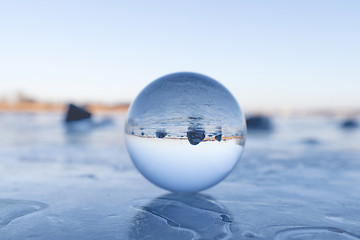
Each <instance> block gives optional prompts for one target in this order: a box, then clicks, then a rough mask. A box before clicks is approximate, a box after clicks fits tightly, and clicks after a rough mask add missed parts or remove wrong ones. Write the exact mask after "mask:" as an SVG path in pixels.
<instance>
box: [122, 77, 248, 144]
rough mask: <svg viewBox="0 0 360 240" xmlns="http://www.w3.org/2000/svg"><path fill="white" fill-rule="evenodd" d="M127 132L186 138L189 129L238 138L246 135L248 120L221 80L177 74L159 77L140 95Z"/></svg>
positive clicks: (130, 114) (129, 119)
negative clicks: (245, 121)
mask: <svg viewBox="0 0 360 240" xmlns="http://www.w3.org/2000/svg"><path fill="white" fill-rule="evenodd" d="M126 132H127V133H128V134H133V135H137V136H148V137H155V136H156V137H159V136H160V137H161V138H162V137H165V136H166V137H175V138H186V137H187V134H189V132H190V134H195V135H196V134H197V135H199V134H204V135H205V136H206V137H215V136H217V135H222V136H223V137H234V136H242V135H244V134H245V123H244V117H243V114H242V112H241V110H240V107H239V105H238V104H237V102H236V100H235V98H234V97H233V96H232V95H231V93H230V92H229V91H228V90H227V89H226V88H225V87H223V86H222V85H221V84H220V83H218V82H216V81H215V80H213V79H211V78H209V77H206V76H204V75H200V74H196V73H175V74H170V75H167V76H164V77H162V78H159V79H157V80H156V81H154V82H152V83H151V84H150V85H148V86H147V87H146V88H145V89H144V90H143V91H142V92H141V93H140V94H139V95H138V97H137V98H136V99H135V101H134V102H133V103H132V105H131V108H130V110H129V116H128V122H127V126H126ZM200 137H201V136H200Z"/></svg>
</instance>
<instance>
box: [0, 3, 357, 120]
mask: <svg viewBox="0 0 360 240" xmlns="http://www.w3.org/2000/svg"><path fill="white" fill-rule="evenodd" d="M359 7H360V3H359V2H358V1H345V2H343V1H316V2H314V1H286V2H284V1H271V2H267V1H259V2H252V1H227V2H225V3H220V2H218V1H196V2H193V1H181V2H171V3H170V2H165V1H151V2H146V1H104V2H99V1H75V2H74V1H58V2H47V1H32V2H28V1H11V2H9V1H5V2H1V3H0V23H1V25H0V26H1V38H0V52H1V54H0V101H1V105H0V109H10V110H13V109H17V108H19V104H20V103H30V102H31V103H37V105H38V107H36V104H31V105H30V104H28V105H27V106H26V107H27V108H28V109H29V110H36V109H37V108H40V105H43V104H45V103H46V104H47V107H41V108H45V109H47V108H48V109H51V108H56V107H55V105H57V104H63V103H67V102H77V103H80V104H101V105H106V106H113V107H114V106H118V105H127V104H128V103H130V102H131V101H132V100H133V99H134V98H135V97H136V95H137V94H138V93H139V92H140V91H141V89H142V88H143V87H145V86H146V85H147V84H148V83H150V82H151V81H153V80H155V79H157V78H159V77H161V76H163V75H166V74H169V73H172V72H179V71H192V72H199V73H202V74H205V75H208V76H210V77H212V78H214V79H216V80H218V81H220V82H221V83H222V84H223V85H225V86H226V87H227V88H228V89H229V90H230V91H231V92H232V93H233V95H234V96H235V97H236V98H237V100H238V101H239V103H240V105H241V106H242V108H243V109H244V110H245V112H246V113H248V112H266V113H273V114H292V113H306V114H308V113H319V112H321V113H328V114H350V115H351V114H353V113H357V114H358V113H359V103H360V98H359V96H358V89H359V76H360V69H359V68H358V65H359V62H360V59H359V56H360V46H359V44H358V43H359V40H360V32H359V31H358V26H359V24H360V17H359V16H358V10H359ZM24 108H25V107H24ZM24 108H22V107H21V109H24Z"/></svg>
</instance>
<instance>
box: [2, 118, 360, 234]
mask: <svg viewBox="0 0 360 240" xmlns="http://www.w3.org/2000/svg"><path fill="white" fill-rule="evenodd" d="M61 120H62V116H60V115H56V114H7V113H6V114H5V113H2V114H0V133H1V135H0V176H1V182H0V184H1V188H0V189H1V190H0V193H1V194H0V239H1V240H7V239H15V240H17V239H21V240H22V239H54V240H55V239H302V240H303V239H324V240H330V239H360V202H359V199H360V184H359V183H360V146H359V143H360V130H354V131H343V130H341V129H339V127H338V121H336V120H331V119H325V118H321V119H315V118H314V119H302V120H296V119H276V121H275V123H276V129H275V131H274V132H272V133H251V132H250V133H249V135H248V138H247V139H248V140H247V144H246V146H245V154H244V156H243V158H242V159H241V161H240V163H239V165H238V166H237V168H236V169H235V170H234V172H233V173H232V174H231V175H230V176H229V177H228V178H227V179H225V180H224V181H223V182H221V183H220V184H218V185H216V186H215V187H214V188H211V189H210V190H207V191H204V192H202V193H200V194H197V195H177V194H172V193H169V192H166V191H164V190H161V189H159V188H157V187H155V186H154V185H152V184H151V183H149V182H148V181H147V180H145V179H144V178H143V177H142V176H141V175H140V174H139V173H138V172H137V171H136V170H135V168H134V167H133V165H132V163H131V161H130V159H129V157H128V155H127V153H126V149H125V146H124V142H123V137H124V136H123V117H121V116H120V117H117V118H116V119H115V124H114V125H112V126H108V127H106V128H105V127H104V128H102V129H94V130H92V131H91V130H90V131H88V129H86V128H85V129H79V131H74V129H71V130H69V129H66V128H64V126H63V125H62V123H61ZM200 144H201V143H200Z"/></svg>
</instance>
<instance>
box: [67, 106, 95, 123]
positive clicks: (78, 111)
mask: <svg viewBox="0 0 360 240" xmlns="http://www.w3.org/2000/svg"><path fill="white" fill-rule="evenodd" d="M90 118H91V113H90V112H88V111H87V110H86V109H85V108H82V107H78V106H75V105H74V104H69V106H68V110H67V112H66V117H65V122H72V121H79V120H84V119H90Z"/></svg>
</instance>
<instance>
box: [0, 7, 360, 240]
mask: <svg viewBox="0 0 360 240" xmlns="http://www.w3.org/2000/svg"><path fill="white" fill-rule="evenodd" d="M359 11H360V2H359V1H355V0H347V1H332V0H318V1H310V0H302V1H278V0H275V1H202V0H200V1H188V0H183V1H158V0H153V1H138V0H134V1H112V0H106V1H91V0H87V1H85V0H77V1H69V0H64V1H40V0H34V1H24V0H14V1H1V2H0V177H1V181H0V182H1V183H0V195H1V198H0V236H1V238H2V240H6V239H9V240H10V239H11V240H14V239H49V238H51V239H60V240H62V239H161V237H163V238H165V239H170V238H172V239H195V238H196V239H220V238H223V239H230V238H231V237H234V238H236V239H248V238H251V239H295V238H296V239H300V238H301V239H314V238H316V239H326V240H328V239H360V237H356V236H360V230H359V222H360V208H359V204H358V199H359V198H360V195H359V194H360V185H359V184H357V183H359V182H360V174H359V172H360V161H359V159H360V158H359V156H360V145H359V143H360V130H359V123H360V96H359V90H360V68H359V66H360V44H359V42H360V31H359V26H360V15H359ZM180 71H190V72H198V73H201V74H204V75H207V76H209V77H212V78H214V79H216V80H217V81H219V82H220V83H222V84H223V85H224V86H225V87H227V88H228V89H229V90H230V92H231V93H232V94H233V95H234V96H235V98H236V99H237V100H238V102H239V104H240V106H241V108H242V109H243V111H244V114H245V115H246V118H247V126H248V136H247V139H246V147H245V153H244V155H243V157H242V159H241V160H240V161H239V164H238V165H237V167H236V168H235V169H234V171H233V173H232V174H231V175H230V176H229V177H228V178H227V179H226V180H225V181H223V182H221V183H220V184H219V185H217V186H215V187H213V188H211V189H209V190H207V191H206V194H199V195H197V196H196V198H195V199H192V198H191V197H189V196H188V197H181V196H177V195H163V194H165V193H166V191H164V190H162V189H159V188H157V187H155V186H154V185H152V184H151V183H149V182H148V181H147V180H145V179H144V178H143V177H142V176H141V175H140V174H139V173H138V172H137V171H136V169H135V168H134V166H133V165H132V163H131V160H130V158H129V156H128V154H127V152H126V147H125V144H124V140H123V138H124V122H125V117H126V112H127V109H128V107H129V104H130V103H131V101H132V100H134V99H135V97H136V96H137V94H138V93H139V92H140V91H141V90H142V89H143V88H144V87H145V86H146V85H147V84H149V83H150V82H152V81H153V80H155V79H157V78H159V77H161V76H164V75H166V74H169V73H173V72H180ZM70 103H72V104H73V105H69V104H70ZM174 209H175V210H176V211H173V210H174ZM204 209H205V210H204ZM191 214H193V215H191ZM193 216H197V217H198V216H200V220H199V221H198V220H194V219H197V218H194V217H193ZM201 224H204V225H201ZM212 224H213V225H212ZM184 226H185V227H184ZM206 226H214V227H206ZM183 227H184V228H183ZM64 230H65V231H64ZM154 230H156V231H154ZM224 231H225V232H224ZM192 234H193V235H192ZM184 236H188V238H186V237H184ZM189 236H190V237H189ZM294 236H295V238H291V237H294ZM191 237H193V238H191ZM298 237H299V238H298Z"/></svg>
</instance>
